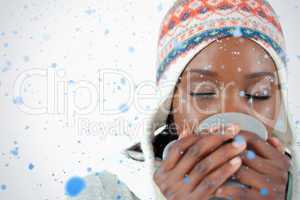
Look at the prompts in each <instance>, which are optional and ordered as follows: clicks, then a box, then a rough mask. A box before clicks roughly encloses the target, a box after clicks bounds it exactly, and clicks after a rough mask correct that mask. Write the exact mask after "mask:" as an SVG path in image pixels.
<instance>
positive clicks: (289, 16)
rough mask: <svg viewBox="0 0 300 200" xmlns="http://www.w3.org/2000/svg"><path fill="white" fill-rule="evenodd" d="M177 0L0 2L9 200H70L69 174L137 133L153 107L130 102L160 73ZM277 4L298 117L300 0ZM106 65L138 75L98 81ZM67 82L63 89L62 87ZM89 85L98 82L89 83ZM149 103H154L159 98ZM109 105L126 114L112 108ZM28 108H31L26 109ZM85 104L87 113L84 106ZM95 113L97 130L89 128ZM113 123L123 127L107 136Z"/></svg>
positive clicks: (93, 166)
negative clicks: (163, 29) (162, 38)
mask: <svg viewBox="0 0 300 200" xmlns="http://www.w3.org/2000/svg"><path fill="white" fill-rule="evenodd" d="M171 3H173V1H171V0H164V1H158V0H142V1H141V0H132V1H129V0H119V1H117V0H99V1H91V0H65V1H62V0H49V1H46V0H32V1H27V0H11V1H5V0H0V119H1V121H0V130H1V131H0V199H1V200H20V199H30V200H42V199H43V200H44V199H51V200H52V199H64V198H65V196H64V185H65V182H66V180H68V178H69V177H72V176H74V175H79V176H84V175H87V174H88V173H92V172H95V171H100V170H101V169H103V168H104V167H105V165H104V163H105V162H107V163H109V161H110V155H111V154H112V153H113V152H117V151H119V150H120V149H122V148H124V147H126V146H128V145H129V144H132V143H133V142H135V141H138V137H137V135H135V134H137V133H138V132H139V131H138V130H137V129H136V127H135V126H136V125H137V124H139V123H140V122H141V121H142V120H143V118H144V116H146V114H147V113H146V112H143V113H141V111H138V110H137V108H136V104H137V102H133V103H129V102H128V101H127V99H128V96H135V95H136V94H133V93H130V91H129V87H133V88H135V87H138V86H139V84H141V83H142V81H145V80H150V81H153V80H154V77H155V57H156V44H157V38H158V31H159V26H160V21H161V19H162V17H163V16H164V14H165V12H166V11H167V9H168V8H169V7H170V5H171ZM271 4H272V5H273V7H274V8H275V10H276V11H277V13H278V15H279V16H280V21H281V23H282V26H283V29H284V32H285V37H286V40H287V47H288V54H289V85H290V86H289V103H290V106H291V107H292V110H291V112H292V114H293V116H294V121H295V123H296V124H298V123H299V121H298V120H300V95H299V84H300V82H299V76H300V42H299V35H300V25H299V20H300V1H299V0H284V1H282V0H273V1H271ZM103 69H113V70H122V71H120V72H119V73H123V75H124V74H127V76H129V77H130V80H126V78H125V79H122V78H121V77H120V76H117V74H115V75H116V76H115V77H110V79H109V80H107V79H106V81H104V80H102V79H100V80H99V70H103ZM26 72H27V73H34V75H33V76H28V77H27V79H26V80H25V81H24V82H23V83H22V85H21V86H20V85H18V83H16V80H18V79H19V80H20V78H22V76H24V75H25V77H26ZM37 72H39V73H42V74H41V76H37V75H36V73H37ZM43 73H45V76H43ZM47 74H48V76H46V75H47ZM53 74H56V75H55V78H53V76H52V75H53ZM124 80H125V81H124ZM47 81H48V82H47ZM53 81H56V82H53ZM58 82H59V83H58ZM63 84H64V89H63V90H61V91H60V92H59V91H55V90H53V87H54V88H56V89H57V87H60V86H62V85H63ZM59 85H60V86H59ZM84 85H86V86H93V88H90V89H89V90H87V89H86V87H85V86H84ZM79 86H81V87H82V88H81V89H79V88H78V87H79ZM103 88H105V92H104V93H102V92H103V91H104V90H103ZM93 89H96V90H93ZM53 91H54V92H53ZM88 91H89V92H91V93H88ZM144 92H145V91H144ZM150 92H151V90H150ZM129 94H131V95H129ZM89 95H92V96H89ZM63 102H64V104H63ZM92 103H94V106H91V105H92ZM141 103H142V104H143V105H144V106H145V108H144V109H145V110H147V109H150V107H151V102H147V100H145V101H141ZM101 105H103V106H104V107H105V108H109V109H114V110H117V111H120V110H121V111H122V110H123V112H121V113H120V114H115V115H108V114H103V113H101V112H100V110H99V106H101ZM134 105H135V106H134ZM28 106H31V107H32V108H31V109H27V110H25V111H24V110H22V109H24V107H28ZM74 106H77V107H74ZM80 106H82V109H81V111H82V112H83V113H82V114H80V113H78V112H76V111H78V107H80ZM84 106H88V108H84ZM89 106H90V110H88V109H89ZM57 107H59V108H60V112H59V111H58V110H57V109H56V108H57ZM33 108H39V109H38V110H37V109H33ZM41 108H42V109H44V110H42V109H41ZM127 108H128V110H127ZM33 112H40V114H34V113H33ZM74 112H75V115H74ZM114 119H124V120H123V122H124V121H126V122H128V123H129V124H125V126H128V127H129V129H128V130H127V131H125V130H124V129H121V130H118V129H116V128H117V127H118V125H117V122H114ZM87 121H89V122H90V129H91V130H90V135H87V133H83V134H81V135H80V133H82V132H81V131H82V130H86V127H87V126H86V125H87V124H86V122H87ZM80 124H81V125H80ZM103 125H105V126H103ZM101 126H102V127H104V128H105V131H103V129H102V130H101V129H99V127H101ZM82 127H83V129H82ZM110 131H111V132H115V133H116V135H115V136H114V135H113V134H108V135H105V134H107V132H110ZM30 164H32V165H33V169H31V170H30V169H29V165H30ZM3 187H4V188H3ZM1 188H2V189H1Z"/></svg>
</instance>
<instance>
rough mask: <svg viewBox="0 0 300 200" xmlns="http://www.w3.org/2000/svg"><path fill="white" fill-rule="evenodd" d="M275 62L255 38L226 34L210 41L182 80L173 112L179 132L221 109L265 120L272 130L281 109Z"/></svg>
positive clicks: (190, 128) (268, 127)
mask: <svg viewBox="0 0 300 200" xmlns="http://www.w3.org/2000/svg"><path fill="white" fill-rule="evenodd" d="M280 102H281V100H280V89H279V87H278V75H277V72H276V66H275V64H274V62H273V60H272V58H271V57H270V55H269V54H267V52H266V51H265V50H264V49H263V48H262V47H261V46H260V45H258V44H257V43H255V42H254V41H252V40H249V39H245V38H237V37H227V38H222V39H219V40H218V41H215V42H213V43H211V44H210V45H209V46H207V47H206V48H204V49H203V50H202V51H200V52H199V53H198V54H197V55H196V56H195V57H194V58H193V59H192V60H191V61H190V63H189V64H188V65H187V67H186V68H185V70H184V71H183V73H182V75H181V78H180V79H179V81H178V83H177V88H176V90H175V93H174V96H173V101H172V114H173V118H174V122H175V125H176V129H177V132H178V134H183V133H191V131H192V130H193V129H194V128H195V126H196V125H197V124H199V122H200V121H202V120H204V119H205V118H207V117H209V116H210V115H213V114H216V113H221V112H241V113H245V114H249V115H252V116H253V117H255V118H258V119H259V120H261V121H262V122H263V123H264V124H265V126H266V127H267V130H268V132H269V136H270V134H271V133H272V129H273V127H274V125H275V122H276V119H277V117H278V114H279V110H280Z"/></svg>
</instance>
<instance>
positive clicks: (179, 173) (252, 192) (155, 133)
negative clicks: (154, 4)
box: [75, 0, 300, 200]
mask: <svg viewBox="0 0 300 200" xmlns="http://www.w3.org/2000/svg"><path fill="white" fill-rule="evenodd" d="M157 65H158V70H157V86H158V89H159V94H160V98H159V101H158V103H157V107H156V109H155V110H154V111H153V113H152V115H151V120H150V122H149V124H148V127H147V133H146V134H145V137H143V140H142V142H141V145H140V144H137V145H134V146H132V147H130V148H129V149H127V150H126V151H125V152H126V153H127V155H128V157H129V159H131V161H128V163H131V164H129V165H128V166H127V167H128V168H130V166H135V165H139V164H138V163H143V164H144V165H143V166H146V167H145V168H142V170H139V171H142V172H141V174H144V175H145V176H146V175H148V177H150V179H149V180H150V182H147V183H149V184H147V183H146V182H141V184H144V185H145V187H148V188H149V187H151V186H153V191H152V192H153V193H154V194H152V193H151V195H149V196H148V197H149V198H148V197H147V198H146V197H145V196H142V193H143V192H139V189H137V187H136V185H141V184H138V183H137V182H136V181H137V180H139V179H141V178H142V176H135V185H134V184H130V183H129V179H130V178H127V180H128V182H127V180H126V179H123V181H121V183H122V184H120V181H118V178H119V177H118V176H116V175H113V174H111V173H109V172H104V173H101V175H98V176H90V177H87V178H86V183H87V186H88V187H87V189H86V190H85V191H83V192H82V193H81V194H79V195H78V196H77V197H75V199H90V200H94V199H95V200H96V199H167V200H170V199H178V200H183V199H192V200H193V199H197V200H199V199H201V200H206V199H210V198H213V197H214V198H217V197H218V198H225V199H234V200H236V199H241V200H244V199H255V200H257V199H268V200H271V199H272V200H273V199H278V200H283V199H295V200H296V199H299V198H300V197H297V196H296V195H297V191H296V188H297V186H296V183H297V181H296V179H297V175H296V174H295V170H296V169H297V163H296V154H295V152H294V151H293V149H294V145H295V142H294V140H293V134H294V133H295V130H294V128H293V124H292V123H291V121H290V120H291V117H290V116H289V114H288V112H287V108H288V107H287V90H286V89H287V88H286V77H285V76H286V67H287V66H286V55H285V44H284V36H283V33H282V29H281V26H280V24H279V21H278V18H277V16H276V14H275V12H274V10H273V9H272V7H271V6H270V5H269V4H268V3H267V2H266V1H263V0H244V1H239V0H229V1H228V0H178V1H177V2H176V3H175V4H174V6H173V7H172V8H171V9H170V10H169V12H168V13H167V15H166V16H165V18H164V20H163V23H162V26H161V33H160V37H159V42H158V62H157ZM222 112H239V113H245V114H248V115H251V116H253V117H255V118H257V119H259V120H261V122H262V123H263V124H264V125H265V126H266V128H267V130H268V140H267V142H265V141H262V140H261V139H260V138H259V137H257V136H256V135H255V134H253V133H251V132H245V131H241V130H239V126H238V124H236V125H233V127H229V128H234V129H233V130H234V131H233V132H232V131H231V132H230V133H228V134H214V135H209V134H206V135H205V134H204V135H195V134H194V130H195V126H197V125H198V124H199V122H201V121H202V120H204V119H206V118H207V117H209V116H211V115H213V114H216V113H222ZM285 122H286V123H285ZM282 125H283V126H282ZM285 125H286V126H285ZM161 127H162V128H161ZM228 130H229V129H227V131H225V133H227V132H228ZM230 130H232V129H230ZM210 131H213V133H219V129H218V128H215V129H211V130H210ZM210 133H212V132H210ZM176 139H178V140H177V141H176V142H175V143H174V145H173V146H174V147H173V146H172V148H171V149H170V151H169V152H168V154H167V158H166V159H165V160H162V153H163V150H164V148H165V146H166V145H167V144H168V143H169V142H171V141H173V140H176ZM133 160H136V161H133ZM143 161H144V162H143ZM122 173H123V172H122ZM120 176H121V175H120ZM132 177H134V176H132ZM233 177H234V178H235V179H237V180H238V181H239V182H240V183H242V184H243V185H246V186H247V187H236V186H230V185H225V184H224V183H225V182H226V181H227V180H228V179H230V178H233ZM133 179H134V178H133ZM108 185H109V186H108Z"/></svg>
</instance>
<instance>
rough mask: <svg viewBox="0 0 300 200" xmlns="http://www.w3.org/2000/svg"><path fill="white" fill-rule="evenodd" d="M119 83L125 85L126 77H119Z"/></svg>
mask: <svg viewBox="0 0 300 200" xmlns="http://www.w3.org/2000/svg"><path fill="white" fill-rule="evenodd" d="M121 84H122V85H125V84H126V79H125V78H124V77H122V78H121Z"/></svg>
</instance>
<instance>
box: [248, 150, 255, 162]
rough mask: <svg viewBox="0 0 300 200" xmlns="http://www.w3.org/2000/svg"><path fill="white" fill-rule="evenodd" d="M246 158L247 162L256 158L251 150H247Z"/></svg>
mask: <svg viewBox="0 0 300 200" xmlns="http://www.w3.org/2000/svg"><path fill="white" fill-rule="evenodd" d="M246 156H247V159H248V160H253V159H255V157H256V154H255V152H254V151H252V150H249V151H247V154H246Z"/></svg>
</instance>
